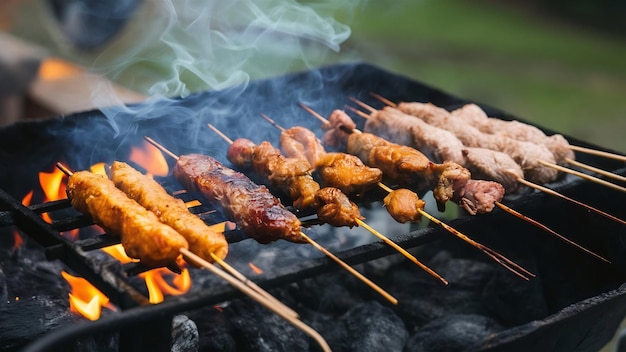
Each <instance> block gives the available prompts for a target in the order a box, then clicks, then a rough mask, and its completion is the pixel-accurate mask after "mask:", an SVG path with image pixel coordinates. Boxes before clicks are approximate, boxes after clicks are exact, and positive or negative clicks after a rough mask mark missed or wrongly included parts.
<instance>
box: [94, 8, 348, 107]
mask: <svg viewBox="0 0 626 352" xmlns="http://www.w3.org/2000/svg"><path fill="white" fill-rule="evenodd" d="M355 4H356V3H355V2H354V1H352V2H350V1H342V2H336V1H332V0H327V1H318V2H316V3H315V6H316V9H317V10H315V9H314V8H313V7H310V6H306V5H304V4H301V3H298V2H296V1H292V0H265V1H252V0H215V1H206V0H178V1H177V0H172V1H170V0H145V1H144V3H143V5H142V6H141V7H140V8H139V9H138V11H137V15H136V16H135V17H134V18H132V19H131V21H130V22H129V24H128V26H127V28H125V30H124V31H123V34H122V35H121V36H120V37H119V38H117V39H116V40H115V41H114V42H112V43H111V44H110V45H108V46H107V47H106V48H105V49H104V50H102V51H100V52H99V53H97V55H92V56H86V55H83V57H82V59H83V60H88V59H91V58H93V62H92V63H88V64H89V65H91V68H92V69H94V70H99V71H101V72H104V73H105V74H106V75H107V76H108V77H109V78H111V79H112V80H113V81H115V82H119V83H121V84H122V85H124V86H126V87H130V88H132V89H134V90H136V91H139V92H142V93H144V94H147V95H149V96H168V97H174V96H186V95H187V94H189V93H190V92H194V91H199V90H205V89H223V88H225V87H230V86H234V85H240V84H246V83H247V82H248V81H249V80H251V79H256V78H262V77H268V76H273V75H279V74H282V73H285V72H289V71H294V70H298V69H303V68H312V67H315V66H317V65H319V64H321V63H324V62H325V60H326V59H327V58H328V56H329V55H331V54H336V53H338V52H339V51H340V47H341V44H342V43H343V42H344V41H345V40H346V39H348V37H349V36H350V28H349V27H348V26H347V25H345V24H342V23H339V22H338V21H336V20H335V19H334V18H333V17H332V16H333V14H334V12H336V11H338V10H342V11H346V9H347V10H348V11H347V12H349V11H350V10H349V8H348V7H353V6H354V5H355ZM96 94H97V92H96Z"/></svg>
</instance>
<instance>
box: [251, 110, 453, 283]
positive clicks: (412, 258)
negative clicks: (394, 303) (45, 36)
mask: <svg viewBox="0 0 626 352" xmlns="http://www.w3.org/2000/svg"><path fill="white" fill-rule="evenodd" d="M261 116H262V117H263V118H264V119H265V120H267V121H268V122H269V123H270V124H272V126H274V127H276V128H277V129H279V130H280V131H285V129H284V128H283V127H282V126H280V125H278V124H277V123H276V122H275V121H274V120H272V119H271V118H270V117H269V116H267V115H265V114H261ZM379 184H380V182H379ZM354 220H355V221H356V222H357V223H358V224H359V225H360V226H362V227H363V228H364V229H366V230H367V231H369V232H370V233H371V234H373V235H374V236H376V237H378V238H379V239H380V240H382V241H383V242H385V243H386V244H387V245H388V246H390V247H392V248H393V249H395V250H396V251H398V252H399V253H400V254H402V255H403V256H404V257H405V258H407V259H409V260H410V261H411V262H413V263H414V264H416V265H417V266H419V267H420V268H422V270H424V271H426V272H427V273H428V274H430V275H431V276H433V277H435V278H436V279H438V280H439V281H441V282H442V283H443V284H444V285H447V284H448V281H447V280H446V279H444V278H443V277H442V276H441V275H439V274H437V273H436V272H435V271H434V270H432V269H431V268H429V267H428V266H426V265H425V264H423V263H422V262H420V261H419V260H418V259H417V258H415V256H414V255H412V254H411V253H409V252H407V251H406V250H405V249H404V248H402V247H400V246H399V245H398V244H397V243H395V242H393V241H392V240H390V239H389V238H388V237H387V236H385V235H383V234H382V233H380V232H378V231H376V230H375V229H373V228H372V227H371V226H369V225H368V224H367V223H365V222H364V221H362V220H360V219H354Z"/></svg>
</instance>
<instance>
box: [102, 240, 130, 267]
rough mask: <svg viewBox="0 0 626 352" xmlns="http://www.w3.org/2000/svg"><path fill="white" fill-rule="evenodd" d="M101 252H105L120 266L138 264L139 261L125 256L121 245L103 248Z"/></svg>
mask: <svg viewBox="0 0 626 352" xmlns="http://www.w3.org/2000/svg"><path fill="white" fill-rule="evenodd" d="M102 250H103V251H105V252H106V253H107V254H108V255H110V256H111V257H113V258H115V259H117V260H119V261H120V262H121V263H122V264H126V263H131V262H138V261H139V260H137V259H132V258H130V257H129V256H128V255H126V251H125V250H124V246H122V245H121V244H116V245H113V246H108V247H104V248H102Z"/></svg>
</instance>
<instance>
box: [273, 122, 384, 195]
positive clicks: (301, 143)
mask: <svg viewBox="0 0 626 352" xmlns="http://www.w3.org/2000/svg"><path fill="white" fill-rule="evenodd" d="M280 146H281V149H282V150H283V151H284V153H285V155H287V156H288V157H290V158H296V159H300V160H306V161H307V162H308V163H309V164H310V165H311V166H312V167H313V169H315V170H316V171H317V172H318V173H319V174H320V176H321V177H322V180H323V181H324V184H325V185H327V186H332V187H337V188H339V189H341V190H342V191H343V192H344V193H346V194H353V193H362V192H364V191H366V190H367V189H369V188H371V187H374V186H375V185H376V184H377V183H379V182H380V181H381V180H382V177H383V173H384V172H383V170H381V169H379V168H378V167H369V166H367V165H365V164H364V163H363V161H362V160H361V159H359V158H358V157H357V156H355V155H351V154H345V153H332V152H331V153H327V152H326V150H325V149H324V147H323V146H322V144H321V143H320V141H319V140H318V139H317V137H316V136H315V134H314V133H313V132H311V131H310V130H308V129H306V128H304V127H300V126H295V127H292V128H289V129H283V132H282V133H281V136H280Z"/></svg>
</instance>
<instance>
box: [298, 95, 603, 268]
mask: <svg viewBox="0 0 626 352" xmlns="http://www.w3.org/2000/svg"><path fill="white" fill-rule="evenodd" d="M300 106H301V107H302V108H303V109H305V110H306V111H307V112H309V113H310V114H312V115H313V116H314V117H315V118H317V119H318V120H320V121H321V122H322V123H325V124H330V122H329V121H328V120H326V119H325V118H324V117H323V116H321V115H320V114H319V113H317V112H316V111H314V110H313V109H311V108H309V107H308V106H306V105H303V104H300ZM356 111H359V110H356ZM359 112H360V111H359ZM341 115H342V116H344V119H345V120H342V121H345V122H347V120H349V119H350V118H349V117H348V116H347V115H345V113H343V112H342V114H341ZM365 116H367V115H365ZM350 121H351V120H350ZM350 126H352V125H350ZM354 126H356V124H354ZM346 133H347V132H346ZM352 134H354V135H355V136H358V135H362V134H365V133H363V132H361V131H360V130H358V129H356V128H352V129H351V132H350V134H349V135H350V136H351V135H352ZM381 143H382V142H381ZM387 143H390V142H387ZM416 152H418V153H419V151H416ZM468 182H469V181H468ZM539 187H541V186H539ZM547 191H548V192H554V191H552V190H549V189H548V190H547ZM554 193H556V192H554ZM481 198H484V197H481ZM500 200H501V198H500V199H497V198H492V199H491V201H492V203H493V204H495V206H497V207H498V208H500V209H502V210H504V211H505V212H507V213H509V214H512V215H514V216H515V217H517V218H519V219H522V220H524V221H526V222H528V223H530V224H532V225H534V226H536V227H538V228H540V229H542V230H544V231H546V232H548V233H550V234H552V235H553V236H555V237H557V238H559V239H560V240H562V241H564V242H566V243H568V244H569V245H572V246H574V247H576V248H578V249H580V250H582V251H584V252H586V253H588V254H590V255H592V256H594V257H596V258H598V259H600V260H602V261H604V262H609V261H608V260H607V259H605V258H604V257H602V256H600V255H598V254H596V253H594V252H592V251H590V250H588V249H587V248H585V247H583V246H581V245H579V244H577V243H575V242H573V241H572V240H570V239H568V238H566V237H564V236H563V235H561V234H559V233H558V232H556V231H554V230H552V229H550V228H549V227H547V226H545V225H543V224H541V223H540V222H538V221H536V220H534V219H531V218H529V217H527V216H525V215H523V214H521V213H519V212H518V211H516V210H514V209H511V208H510V207H508V206H506V205H504V204H502V203H501V202H500ZM573 201H574V200H573ZM574 202H576V201H574ZM482 208H483V209H484V210H489V211H491V210H492V209H493V207H492V206H491V207H485V206H483V207H482Z"/></svg>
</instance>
